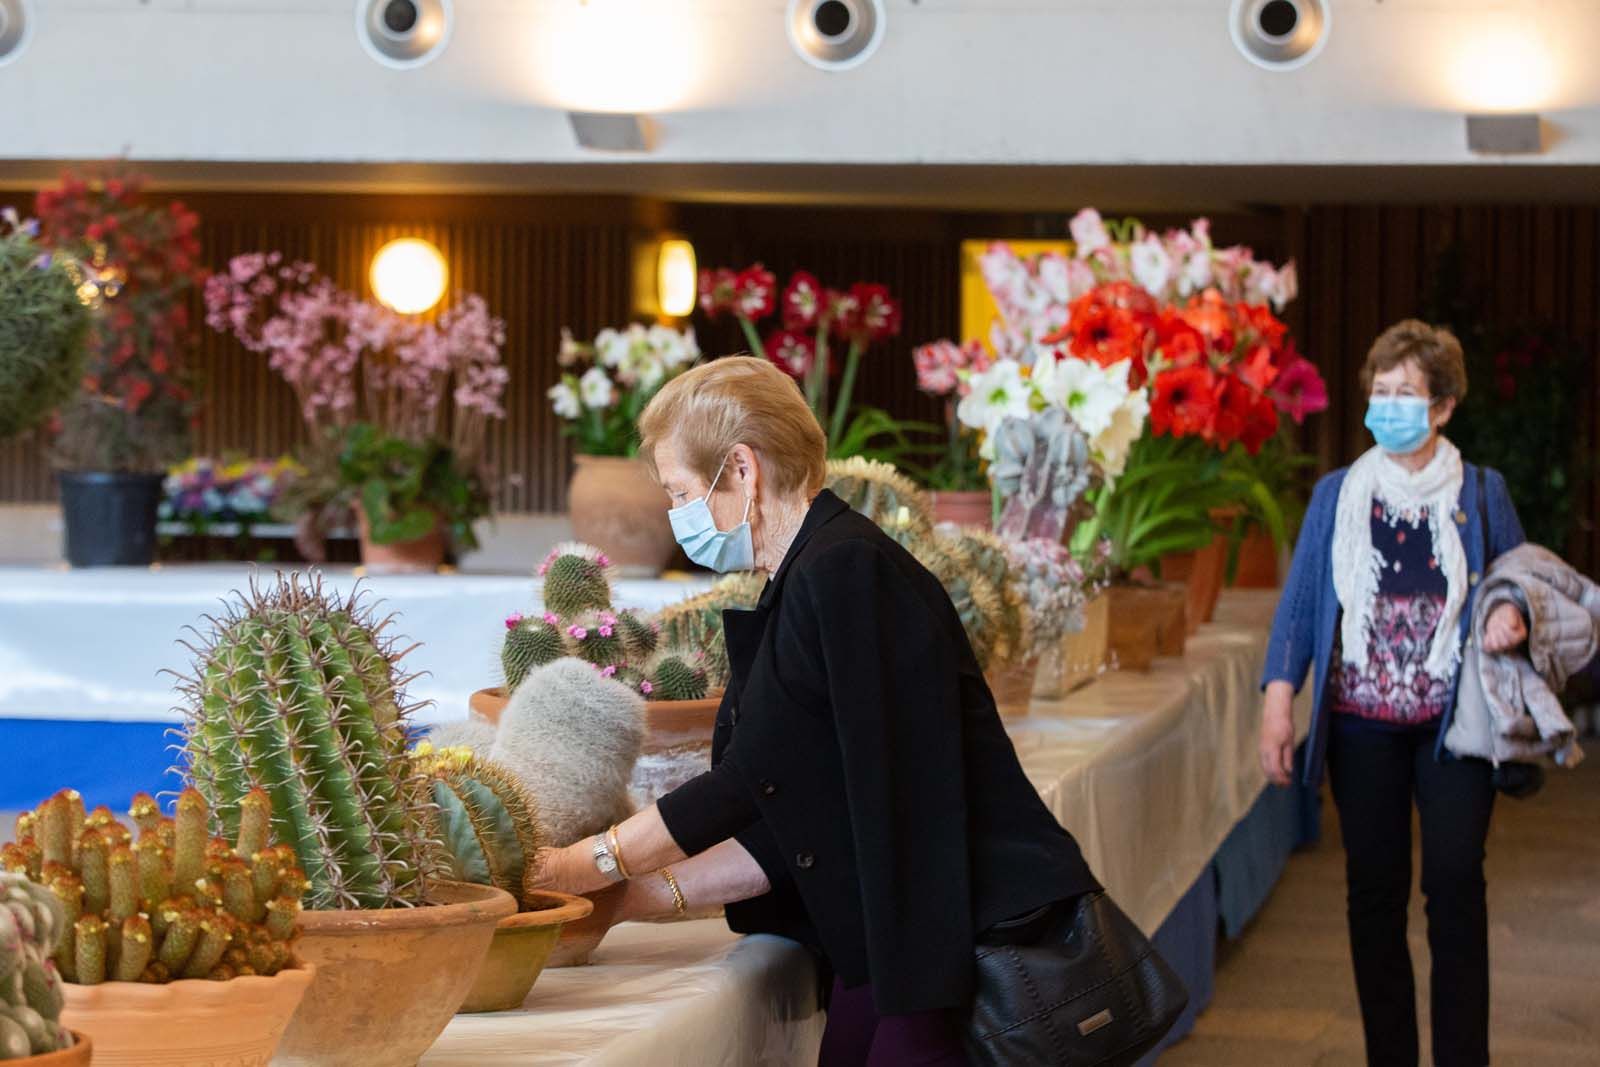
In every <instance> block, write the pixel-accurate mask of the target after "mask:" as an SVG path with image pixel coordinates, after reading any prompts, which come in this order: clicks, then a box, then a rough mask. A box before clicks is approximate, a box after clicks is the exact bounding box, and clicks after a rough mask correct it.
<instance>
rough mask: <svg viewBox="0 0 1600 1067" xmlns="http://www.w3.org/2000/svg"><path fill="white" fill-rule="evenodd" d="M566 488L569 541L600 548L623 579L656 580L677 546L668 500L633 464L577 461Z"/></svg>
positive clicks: (627, 461) (582, 458) (602, 459)
mask: <svg viewBox="0 0 1600 1067" xmlns="http://www.w3.org/2000/svg"><path fill="white" fill-rule="evenodd" d="M575 461H576V464H577V468H576V470H575V471H574V472H573V475H572V482H571V484H570V485H569V486H568V488H567V510H568V511H569V512H570V513H571V517H572V536H573V537H575V538H577V539H578V540H579V541H583V542H585V543H586V544H591V545H594V546H596V547H597V548H599V549H600V550H601V551H603V552H604V553H605V554H606V555H608V556H610V557H611V562H612V564H613V565H615V567H616V568H617V571H618V573H620V574H621V575H622V576H623V577H625V578H654V577H655V576H656V575H658V574H660V573H661V570H662V568H663V567H665V566H666V565H667V563H668V562H669V561H670V560H671V559H672V556H673V553H674V552H676V550H677V547H678V543H677V541H675V540H674V539H673V536H672V524H671V523H670V522H668V521H667V497H666V494H665V493H663V492H662V491H661V487H660V486H658V485H656V483H655V481H654V480H653V479H651V477H650V473H649V471H647V470H646V469H645V466H644V464H643V463H641V462H640V461H639V460H637V459H621V458H617V457H613V456H577V457H575Z"/></svg>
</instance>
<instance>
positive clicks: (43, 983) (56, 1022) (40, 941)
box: [0, 871, 72, 1061]
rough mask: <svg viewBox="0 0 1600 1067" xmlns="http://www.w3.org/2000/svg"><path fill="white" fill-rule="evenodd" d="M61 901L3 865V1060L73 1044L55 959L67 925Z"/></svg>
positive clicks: (0, 887) (0, 1040) (0, 925)
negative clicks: (63, 1015) (65, 1022)
mask: <svg viewBox="0 0 1600 1067" xmlns="http://www.w3.org/2000/svg"><path fill="white" fill-rule="evenodd" d="M66 925H67V916H66V912H65V910H64V909H63V908H62V907H61V902H60V901H58V900H56V898H55V897H54V896H53V895H52V894H51V893H50V891H49V890H48V889H46V888H44V886H42V885H40V884H39V883H38V882H36V881H34V880H32V879H30V878H29V877H28V876H27V875H26V874H24V873H21V872H17V871H0V1061H5V1060H21V1059H26V1058H28V1057H29V1056H41V1055H43V1054H44V1053H46V1052H58V1051H60V1050H61V1049H64V1048H68V1047H70V1046H71V1044H72V1037H71V1035H70V1034H68V1033H67V1031H66V1030H65V1029H64V1028H62V1026H61V1022H60V1019H61V1007H62V997H61V975H60V973H59V972H58V971H57V970H56V965H55V963H53V962H52V961H51V959H50V957H51V956H52V955H54V954H55V951H56V946H57V945H58V944H60V942H61V937H62V934H63V933H64V932H65V930H66Z"/></svg>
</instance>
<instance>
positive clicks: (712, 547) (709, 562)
mask: <svg viewBox="0 0 1600 1067" xmlns="http://www.w3.org/2000/svg"><path fill="white" fill-rule="evenodd" d="M722 466H723V469H724V470H726V469H727V466H728V464H727V461H726V460H724V461H723V464H722ZM721 479H722V471H718V472H717V476H716V477H715V478H713V479H712V480H711V488H710V489H707V490H706V495H705V496H703V497H701V498H700V499H699V500H693V501H690V502H689V503H687V504H684V505H683V506H682V507H676V508H672V509H671V510H670V511H668V512H667V518H668V519H669V520H671V522H672V536H674V537H676V538H677V539H678V544H680V545H682V546H683V550H684V552H686V553H688V556H689V558H690V559H692V560H694V561H695V562H696V563H698V564H700V566H702V567H709V568H711V569H712V570H714V571H716V572H717V573H718V574H727V573H728V572H729V571H748V570H754V569H755V565H756V549H755V542H754V541H753V540H752V539H751V536H750V499H749V498H748V497H746V498H745V502H744V519H743V520H741V521H740V523H739V525H737V526H735V527H734V528H733V529H731V530H719V529H717V520H716V519H714V518H713V517H712V515H711V505H710V503H709V502H710V500H711V494H712V493H713V492H715V491H716V488H717V482H718V481H720V480H721Z"/></svg>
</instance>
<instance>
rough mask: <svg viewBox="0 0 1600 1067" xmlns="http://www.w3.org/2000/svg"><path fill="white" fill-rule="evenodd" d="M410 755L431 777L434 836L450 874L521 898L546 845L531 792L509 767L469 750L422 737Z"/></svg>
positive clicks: (460, 879) (458, 878)
mask: <svg viewBox="0 0 1600 1067" xmlns="http://www.w3.org/2000/svg"><path fill="white" fill-rule="evenodd" d="M412 757H413V758H414V759H415V760H416V761H417V765H418V768H419V769H420V770H421V771H422V772H423V773H424V774H426V775H428V776H429V777H430V778H431V779H432V780H433V799H434V803H436V804H437V805H438V806H439V811H438V816H437V822H436V824H435V826H434V834H433V836H434V837H435V838H437V839H438V840H439V842H440V846H441V848H442V849H443V851H444V853H445V855H446V856H447V857H448V861H449V865H450V871H451V874H452V876H454V877H455V878H456V879H457V880H459V881H464V882H475V883H477V884H479V885H492V886H495V887H497V888H500V889H504V890H505V891H506V892H507V893H510V894H511V895H512V896H514V897H516V898H517V899H518V900H522V899H523V896H524V892H525V888H524V886H525V880H526V876H527V870H528V865H529V864H530V863H532V861H533V856H534V853H535V852H537V851H538V850H539V849H540V848H541V847H543V845H544V831H543V830H542V829H541V828H540V826H539V822H538V807H537V805H536V803H535V802H534V799H533V796H532V795H531V794H530V793H529V792H528V791H527V789H526V788H525V787H524V786H523V784H522V782H521V781H520V780H519V779H518V778H517V777H516V776H515V775H513V774H512V773H511V772H510V771H508V770H506V769H505V768H504V767H502V766H500V765H499V764H498V763H495V762H494V761H493V760H490V759H487V758H485V757H482V756H478V755H475V754H474V753H473V751H472V750H471V749H469V748H434V747H433V745H431V744H429V743H428V742H426V741H424V742H423V743H422V744H420V745H418V746H417V747H416V749H415V750H413V752H412Z"/></svg>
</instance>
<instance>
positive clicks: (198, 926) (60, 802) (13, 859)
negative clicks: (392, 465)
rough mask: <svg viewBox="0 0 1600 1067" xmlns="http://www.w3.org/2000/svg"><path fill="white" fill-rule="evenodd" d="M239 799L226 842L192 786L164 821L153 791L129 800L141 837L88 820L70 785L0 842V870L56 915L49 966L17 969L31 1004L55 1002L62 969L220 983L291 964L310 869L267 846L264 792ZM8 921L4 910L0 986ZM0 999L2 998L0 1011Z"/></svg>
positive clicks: (84, 979) (105, 814)
mask: <svg viewBox="0 0 1600 1067" xmlns="http://www.w3.org/2000/svg"><path fill="white" fill-rule="evenodd" d="M240 808H241V815H240V826H239V831H238V835H237V837H236V839H235V841H234V843H233V844H229V842H228V841H226V840H224V839H222V838H213V837H210V836H209V827H210V823H211V810H210V808H209V807H208V806H207V804H206V801H205V798H204V797H202V796H201V795H200V794H199V793H198V792H197V791H196V790H194V789H186V790H184V792H183V794H182V795H181V796H179V798H178V804H177V811H176V815H175V817H174V818H170V819H168V818H163V817H162V816H161V813H160V811H159V809H158V808H157V807H156V804H155V801H154V800H152V799H150V798H149V797H148V796H145V795H143V794H141V795H140V796H138V797H135V798H134V803H133V808H132V810H131V811H130V812H129V815H130V816H131V817H132V819H133V821H134V822H135V824H136V825H138V827H139V837H138V840H137V841H135V840H134V838H133V835H132V834H130V833H129V832H128V831H127V830H125V829H123V828H122V826H121V824H120V823H118V822H117V821H116V820H115V819H114V818H113V817H112V816H111V813H110V811H108V810H107V809H105V808H98V809H96V810H95V811H94V812H92V813H90V814H89V815H88V816H87V817H84V816H83V815H82V814H81V812H82V810H83V804H82V801H81V800H80V799H79V798H78V795H77V794H76V793H74V792H71V791H63V792H61V793H57V794H56V795H55V796H53V797H51V798H50V799H49V800H47V801H45V803H44V804H43V805H42V806H41V807H40V808H39V810H38V811H36V812H33V813H31V814H30V815H28V816H25V817H24V818H25V819H26V820H27V827H26V828H27V830H28V833H27V834H26V835H24V836H21V837H20V838H19V840H18V841H17V842H16V843H15V844H11V845H6V846H5V847H4V848H3V849H0V865H3V866H4V867H5V868H6V870H7V871H9V872H11V874H10V875H9V876H5V875H0V878H5V877H13V878H21V877H26V878H29V879H32V880H33V881H34V882H38V883H40V884H41V885H43V886H46V887H48V890H49V893H50V895H51V897H52V899H53V901H54V903H55V907H56V909H57V910H58V913H59V917H60V921H59V923H58V924H57V925H56V926H55V927H54V930H55V932H56V936H55V938H54V940H53V951H52V956H51V958H52V959H53V961H54V963H53V964H52V965H51V966H50V967H48V968H44V969H42V970H39V969H34V970H30V971H29V972H28V973H27V974H26V975H25V976H24V977H25V979H26V981H25V982H24V984H23V987H22V988H23V991H24V992H25V993H26V994H27V1000H28V1005H29V1006H30V1007H32V1008H33V1010H35V1011H37V1012H40V1013H41V1014H48V1013H47V1012H46V1010H45V1009H46V1007H49V1006H52V1005H53V1006H54V1007H55V1009H56V1010H58V1011H59V1004H60V995H61V994H60V984H59V983H60V977H61V976H64V977H65V978H66V979H67V980H68V981H70V982H74V983H76V984H79V985H96V984H98V983H100V982H108V981H117V982H167V981H172V980H175V979H179V978H206V979H211V980H214V981H223V980H226V979H229V978H236V977H239V976H241V975H251V974H255V975H262V976H267V977H270V976H271V975H274V974H277V973H278V972H279V971H280V970H282V969H284V968H285V967H289V966H292V965H293V964H294V939H295V922H296V920H297V919H298V917H299V914H300V906H301V903H300V902H301V897H302V896H303V894H304V893H305V888H306V880H305V875H304V873H302V872H301V870H300V868H299V867H298V866H296V864H295V855H294V850H293V849H291V848H288V847H285V846H273V845H271V844H269V843H268V833H269V830H270V827H271V823H272V808H271V801H270V799H269V798H268V797H267V795H266V793H265V792H262V791H260V790H256V791H253V792H251V793H249V794H248V795H246V796H245V797H244V799H243V801H242V803H241V805H240ZM19 825H20V821H19ZM4 884H5V883H4V882H3V881H0V886H4ZM0 910H3V908H0ZM3 924H4V919H3V918H0V992H4V991H5V988H6V982H5V977H4V976H5V973H6V954H5V941H6V939H5V937H4V936H3V935H4V930H3ZM58 970H59V974H58ZM4 1004H5V998H4V997H0V1015H3V1014H4ZM41 1005H42V1006H41Z"/></svg>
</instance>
